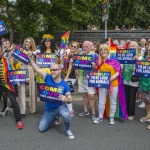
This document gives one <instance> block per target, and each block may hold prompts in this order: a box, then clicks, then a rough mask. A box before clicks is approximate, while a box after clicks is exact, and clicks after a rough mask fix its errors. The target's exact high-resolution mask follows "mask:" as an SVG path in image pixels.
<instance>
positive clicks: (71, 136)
mask: <svg viewBox="0 0 150 150" xmlns="http://www.w3.org/2000/svg"><path fill="white" fill-rule="evenodd" d="M66 134H67V137H68V139H70V140H73V139H75V137H74V135H73V134H72V132H71V131H70V130H68V131H66Z"/></svg>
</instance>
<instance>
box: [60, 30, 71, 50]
mask: <svg viewBox="0 0 150 150" xmlns="http://www.w3.org/2000/svg"><path fill="white" fill-rule="evenodd" d="M69 35H70V31H68V32H66V33H65V34H63V36H62V37H61V42H60V49H65V48H66V47H67V44H68V40H69Z"/></svg>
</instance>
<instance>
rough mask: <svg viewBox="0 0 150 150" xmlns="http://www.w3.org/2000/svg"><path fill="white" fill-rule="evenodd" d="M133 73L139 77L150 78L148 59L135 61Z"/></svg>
mask: <svg viewBox="0 0 150 150" xmlns="http://www.w3.org/2000/svg"><path fill="white" fill-rule="evenodd" d="M135 68H136V69H135V75H137V76H139V77H145V78H150V61H140V60H138V61H136V64H135Z"/></svg>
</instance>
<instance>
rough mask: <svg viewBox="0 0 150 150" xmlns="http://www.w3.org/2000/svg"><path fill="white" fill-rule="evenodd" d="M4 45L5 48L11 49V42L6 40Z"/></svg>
mask: <svg viewBox="0 0 150 150" xmlns="http://www.w3.org/2000/svg"><path fill="white" fill-rule="evenodd" d="M2 46H3V48H4V50H9V48H10V46H11V44H10V42H9V41H5V42H3V43H2Z"/></svg>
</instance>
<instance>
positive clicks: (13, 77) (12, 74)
mask: <svg viewBox="0 0 150 150" xmlns="http://www.w3.org/2000/svg"><path fill="white" fill-rule="evenodd" d="M8 74H9V82H10V83H11V84H12V85H15V84H25V82H26V77H27V69H21V70H9V73H8Z"/></svg>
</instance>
